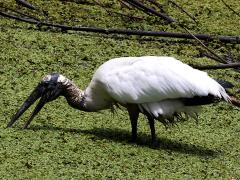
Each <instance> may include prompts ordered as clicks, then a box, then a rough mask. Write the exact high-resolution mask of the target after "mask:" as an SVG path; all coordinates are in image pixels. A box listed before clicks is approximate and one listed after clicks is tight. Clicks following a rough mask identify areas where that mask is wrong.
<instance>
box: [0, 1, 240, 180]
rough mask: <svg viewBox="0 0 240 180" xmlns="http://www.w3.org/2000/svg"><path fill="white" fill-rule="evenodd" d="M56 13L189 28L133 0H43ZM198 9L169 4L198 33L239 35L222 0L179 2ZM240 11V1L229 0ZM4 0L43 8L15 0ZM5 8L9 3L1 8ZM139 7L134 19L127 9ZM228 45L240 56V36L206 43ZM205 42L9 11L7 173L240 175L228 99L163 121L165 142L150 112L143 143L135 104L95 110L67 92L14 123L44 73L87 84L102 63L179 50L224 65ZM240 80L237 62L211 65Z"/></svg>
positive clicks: (0, 28)
mask: <svg viewBox="0 0 240 180" xmlns="http://www.w3.org/2000/svg"><path fill="white" fill-rule="evenodd" d="M29 2H31V3H34V5H35V6H37V7H39V8H40V9H44V10H45V11H47V12H48V14H49V17H48V20H49V21H51V22H57V23H62V24H69V25H82V26H92V27H93V26H94V27H102V28H123V29H124V28H129V29H141V30H151V31H170V32H184V30H183V29H181V28H179V27H177V26H176V27H173V26H171V25H169V24H166V23H165V22H164V21H163V20H161V19H159V18H156V17H153V16H149V15H146V14H144V13H143V12H141V11H138V10H136V9H128V8H126V7H123V5H121V4H120V3H119V1H115V0H113V1H105V0H102V1H99V3H96V2H95V1H90V0H81V1H77V0H64V1H63V0H62V1H60V0H53V1H44V0H42V1H41V0H35V1H30V0H29ZM175 2H176V3H178V4H180V5H181V6H182V7H183V8H184V9H185V10H187V11H188V12H189V13H191V14H192V15H193V16H194V17H195V18H196V19H197V21H198V24H196V23H195V22H194V21H192V20H191V19H190V18H189V17H188V16H187V15H186V14H184V13H182V12H181V11H180V10H179V9H177V8H176V7H174V6H173V5H172V4H169V3H168V1H162V0H161V1H159V3H161V4H163V5H164V8H165V10H166V12H167V13H168V14H169V15H171V17H173V18H175V19H177V20H178V21H179V22H181V23H183V24H185V25H187V26H188V27H189V29H190V31H191V32H192V33H205V34H212V35H231V36H239V34H240V28H239V22H240V18H239V16H237V15H236V14H235V13H233V12H232V11H231V10H230V9H228V8H227V7H226V6H225V5H224V3H223V2H222V1H220V0H213V1H212V0H202V1H198V2H197V1H194V0H188V1H186V0H184V1H180V0H177V1H175ZM226 2H227V3H228V4H229V5H230V6H231V7H232V8H233V9H234V10H235V11H236V12H240V6H239V2H238V1H236V0H229V1H226ZM0 5H1V6H4V7H9V8H12V9H18V10H19V11H21V12H24V13H29V14H32V15H36V16H37V17H39V18H41V19H44V17H42V16H41V15H39V14H36V12H34V11H31V10H28V9H26V8H24V7H21V6H19V5H16V4H15V1H14V0H6V1H4V2H1V3H0ZM1 10H2V9H1ZM120 13H122V14H125V15H128V16H136V17H139V18H136V19H132V18H130V19H129V18H127V16H123V15H121V14H120ZM206 44H207V46H208V47H209V48H211V49H214V51H215V52H216V53H218V54H220V55H221V54H226V52H228V51H230V52H232V54H233V55H236V56H237V55H239V53H240V47H239V45H238V44H223V43H220V42H218V41H214V42H206ZM200 48H201V46H200V45H199V44H198V42H196V41H193V40H180V39H170V38H160V37H139V36H124V35H103V34H97V33H86V32H74V31H67V32H62V31H60V30H58V29H55V28H53V29H49V28H46V27H41V28H37V27H35V26H33V25H29V24H26V23H22V22H17V21H15V20H10V19H7V18H4V17H2V16H0V97H1V98H0V106H1V108H0V120H1V121H0V177H1V178H2V179H222V180H225V179H226V180H228V179H229V180H230V179H234V180H237V179H239V178H240V160H239V159H240V140H239V137H240V121H239V120H240V111H239V109H237V108H235V107H232V106H230V105H228V104H226V103H219V104H213V105H209V106H205V107H204V108H203V110H202V113H201V114H200V115H199V121H198V123H196V122H195V121H194V120H189V121H184V122H182V123H179V124H177V125H176V126H173V127H170V128H168V129H166V128H165V127H164V126H163V125H162V124H160V123H158V122H157V123H156V133H157V137H158V139H157V140H158V142H159V143H160V146H159V147H156V148H152V147H151V145H150V142H151V137H150V129H149V126H148V123H147V121H146V118H144V117H143V116H141V117H140V119H139V125H138V129H139V138H138V140H137V143H136V144H131V143H129V142H128V139H129V138H130V135H131V128H130V120H129V117H128V115H127V112H126V111H125V109H123V108H122V109H117V111H116V113H115V114H112V113H111V112H110V111H102V112H100V113H85V112H81V111H78V110H75V109H72V108H71V107H69V106H68V104H67V102H66V100H65V99H64V98H58V99H57V100H56V101H53V102H51V103H48V104H47V105H46V106H45V107H44V108H43V110H42V111H41V112H40V113H39V114H38V115H37V117H35V119H34V120H33V122H32V124H31V125H30V128H29V129H27V130H22V129H21V128H22V125H23V124H24V122H25V121H26V120H27V118H28V117H29V116H30V113H31V111H32V110H33V107H31V108H30V109H29V110H28V111H27V112H26V113H25V114H24V115H23V116H22V117H21V118H20V119H19V120H18V122H17V123H16V124H15V125H14V127H13V128H6V125H7V122H9V120H10V119H11V116H12V115H13V114H14V113H15V112H16V111H17V109H18V108H19V107H20V106H21V104H22V103H23V102H24V100H25V99H26V98H27V96H28V95H29V94H30V92H31V91H32V90H33V88H34V87H35V86H36V85H37V84H38V82H39V81H40V79H41V78H42V77H43V76H44V75H46V74H49V73H52V72H58V73H61V74H64V75H65V76H66V77H68V78H69V79H71V80H73V81H74V82H75V83H76V84H78V86H79V87H80V88H82V89H84V88H85V87H86V86H87V85H88V83H89V82H90V80H91V77H92V75H93V73H94V71H95V70H96V68H97V67H98V66H99V65H100V64H102V63H103V62H105V61H107V60H108V59H111V58H114V57H122V56H143V55H157V56H162V55H166V56H174V57H176V58H178V59H180V60H182V61H183V62H185V63H196V64H214V63H215V62H214V61H213V60H210V59H208V58H206V57H201V56H199V49H200ZM208 72H209V74H210V75H211V76H212V77H215V78H220V79H224V80H228V81H230V82H232V83H233V84H234V85H235V88H234V89H233V90H232V91H233V92H234V91H235V90H237V89H239V88H240V85H239V73H237V72H236V71H233V70H230V69H227V70H215V71H208Z"/></svg>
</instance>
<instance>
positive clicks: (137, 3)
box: [124, 0, 175, 23]
mask: <svg viewBox="0 0 240 180" xmlns="http://www.w3.org/2000/svg"><path fill="white" fill-rule="evenodd" d="M124 1H127V2H128V3H130V4H133V5H135V6H136V7H137V8H140V9H143V10H145V11H147V12H149V13H151V14H153V15H156V16H158V17H161V18H163V19H164V20H166V21H167V22H169V23H172V22H175V20H174V19H173V18H171V17H169V16H167V15H166V14H164V13H160V12H158V11H156V10H155V9H153V8H151V7H147V6H145V5H144V4H143V3H141V2H139V1H136V0H124Z"/></svg>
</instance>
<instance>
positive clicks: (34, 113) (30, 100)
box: [7, 85, 45, 128]
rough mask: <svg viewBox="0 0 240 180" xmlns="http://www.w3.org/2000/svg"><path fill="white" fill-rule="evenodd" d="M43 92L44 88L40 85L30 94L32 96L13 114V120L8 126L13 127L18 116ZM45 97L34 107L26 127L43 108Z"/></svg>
mask: <svg viewBox="0 0 240 180" xmlns="http://www.w3.org/2000/svg"><path fill="white" fill-rule="evenodd" d="M42 94H43V88H42V87H41V86H40V85H38V86H37V87H36V88H35V89H34V90H33V92H32V93H31V94H30V96H29V97H28V98H27V99H26V101H25V102H24V103H23V105H22V106H21V108H20V109H19V110H18V111H17V113H16V114H15V115H13V116H12V118H11V120H10V121H9V123H8V124H7V127H12V125H13V124H14V123H15V122H16V121H17V120H18V118H19V117H20V116H21V115H22V114H23V113H24V112H25V111H26V110H27V109H28V108H29V107H30V106H31V105H32V104H33V103H34V102H35V101H36V100H37V99H38V98H40V97H41V96H42ZM43 99H45V98H41V100H40V101H39V103H38V105H37V106H36V108H35V109H34V111H33V112H32V114H31V117H30V119H29V120H28V121H27V122H26V123H25V125H24V128H27V127H28V125H29V124H30V122H31V121H32V119H33V118H34V116H35V115H36V114H37V113H38V112H39V111H40V110H41V108H42V107H43V106H44V104H45V101H44V100H43Z"/></svg>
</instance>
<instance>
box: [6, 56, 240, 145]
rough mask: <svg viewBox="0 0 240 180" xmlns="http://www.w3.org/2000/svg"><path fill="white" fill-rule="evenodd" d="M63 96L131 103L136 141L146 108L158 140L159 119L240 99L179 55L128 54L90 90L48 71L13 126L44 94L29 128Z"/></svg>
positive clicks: (97, 104)
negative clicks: (38, 115) (42, 111)
mask: <svg viewBox="0 0 240 180" xmlns="http://www.w3.org/2000/svg"><path fill="white" fill-rule="evenodd" d="M59 96H64V97H65V98H66V100H67V102H68V104H69V105H70V106H72V107H74V108H77V109H79V110H83V111H88V112H94V111H100V110H103V109H112V108H113V106H114V105H121V106H124V107H126V109H127V111H128V113H129V117H130V120H131V127H132V137H131V140H132V141H136V138H137V120H138V116H139V113H143V114H144V115H146V117H147V118H148V121H149V125H150V129H151V136H152V141H153V143H155V142H156V135H155V127H154V119H157V120H159V121H160V122H162V123H164V124H169V123H175V122H176V121H178V120H181V119H182V118H183V117H182V115H183V114H185V116H191V117H195V115H196V113H198V112H199V110H200V106H201V105H205V104H210V103H214V102H218V101H220V100H224V101H226V102H229V103H232V104H234V105H236V106H239V105H240V103H239V100H237V99H236V98H235V97H233V96H230V95H228V94H227V93H226V91H225V89H224V87H223V86H221V85H220V84H219V83H218V82H217V81H216V80H214V79H212V78H211V77H209V76H208V74H207V73H205V72H202V71H199V70H197V69H194V68H192V67H190V66H188V65H187V64H184V63H182V62H181V61H179V60H176V59H175V58H173V57H157V56H144V57H122V58H115V59H111V60H109V61H107V62H105V63H104V64H102V65H101V66H100V67H99V68H98V69H97V71H96V72H95V74H94V75H93V78H92V80H91V82H90V84H89V85H88V87H87V88H86V90H85V91H82V90H80V89H79V88H78V87H77V86H76V85H75V84H74V83H73V82H72V81H70V80H69V79H68V78H66V77H65V76H63V75H60V74H56V73H55V74H50V75H47V76H45V77H44V78H43V79H42V81H41V82H40V83H39V84H38V86H37V87H36V88H35V89H34V91H33V92H32V93H31V95H30V96H29V97H28V99H27V100H26V101H25V103H24V104H23V105H22V106H21V108H20V109H19V110H18V112H17V113H16V114H15V115H14V116H13V117H12V119H11V121H10V122H9V123H8V125H7V127H11V126H12V125H13V124H14V123H15V122H16V120H17V119H18V118H19V117H20V116H21V115H22V114H23V113H24V112H25V111H26V110H27V109H28V108H29V107H30V106H31V105H32V104H33V103H34V102H35V101H36V100H37V99H38V98H40V97H41V99H40V101H39V103H38V105H37V106H36V108H35V109H34V111H33V113H32V114H31V117H30V119H29V120H28V121H27V122H26V123H25V125H24V128H27V127H28V125H29V124H30V122H31V121H32V119H33V118H34V116H35V115H36V114H37V113H38V112H39V111H40V110H41V108H42V107H43V106H44V104H45V103H47V102H49V101H52V100H55V99H56V98H57V97H59Z"/></svg>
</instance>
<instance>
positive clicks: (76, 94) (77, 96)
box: [64, 80, 88, 111]
mask: <svg viewBox="0 0 240 180" xmlns="http://www.w3.org/2000/svg"><path fill="white" fill-rule="evenodd" d="M64 97H65V98H66V100H67V102H68V104H69V105H70V106H72V107H73V108H76V109H79V110H82V111H88V110H87V108H86V107H85V102H84V100H85V97H84V92H83V91H82V90H81V89H79V88H78V87H77V86H76V85H75V84H74V83H73V82H72V81H70V80H68V83H67V84H66V85H65V87H64Z"/></svg>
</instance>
